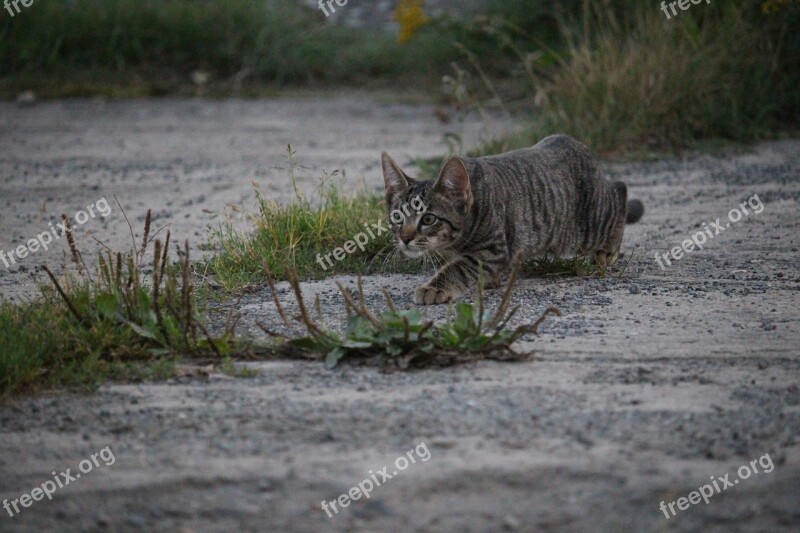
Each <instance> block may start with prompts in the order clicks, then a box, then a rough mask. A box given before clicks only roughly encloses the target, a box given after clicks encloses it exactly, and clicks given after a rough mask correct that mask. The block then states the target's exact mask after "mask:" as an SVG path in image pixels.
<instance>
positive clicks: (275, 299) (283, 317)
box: [262, 260, 291, 329]
mask: <svg viewBox="0 0 800 533" xmlns="http://www.w3.org/2000/svg"><path fill="white" fill-rule="evenodd" d="M264 272H266V273H267V283H268V284H269V290H270V291H271V292H272V301H273V302H275V308H276V309H277V310H278V316H280V317H281V320H283V324H284V325H285V326H289V325H291V324H290V323H289V319H287V318H286V313H285V312H284V311H283V306H282V305H281V301H280V300H279V299H278V291H277V290H275V282H274V281H273V280H272V272H270V269H269V264H268V263H267V261H266V260H265V261H264ZM262 329H263V328H262Z"/></svg>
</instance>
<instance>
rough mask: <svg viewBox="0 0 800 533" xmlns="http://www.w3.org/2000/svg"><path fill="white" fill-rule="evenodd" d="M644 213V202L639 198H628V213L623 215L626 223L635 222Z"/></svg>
mask: <svg viewBox="0 0 800 533" xmlns="http://www.w3.org/2000/svg"><path fill="white" fill-rule="evenodd" d="M642 215H644V204H643V203H642V202H641V200H628V215H627V216H626V217H625V223H626V224H635V223H637V222H639V221H640V220H641V219H642Z"/></svg>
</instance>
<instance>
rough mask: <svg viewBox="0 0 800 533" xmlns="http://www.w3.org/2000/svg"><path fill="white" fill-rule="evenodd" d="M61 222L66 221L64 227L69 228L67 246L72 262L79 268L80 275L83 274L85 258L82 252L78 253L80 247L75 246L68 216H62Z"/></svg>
mask: <svg viewBox="0 0 800 533" xmlns="http://www.w3.org/2000/svg"><path fill="white" fill-rule="evenodd" d="M61 220H63V221H64V226H65V227H66V228H67V230H66V232H65V233H66V234H67V244H68V245H69V251H70V253H72V262H73V263H75V265H76V266H77V267H78V274H83V271H84V268H83V257H81V253H80V251H78V247H77V246H76V245H75V237H74V236H73V235H72V226H70V224H69V219H68V218H67V215H65V214H63V213H62V215H61Z"/></svg>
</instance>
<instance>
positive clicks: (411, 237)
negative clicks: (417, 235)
mask: <svg viewBox="0 0 800 533" xmlns="http://www.w3.org/2000/svg"><path fill="white" fill-rule="evenodd" d="M400 240H401V241H403V244H406V245H407V244H408V243H410V242H411V241H413V240H414V236H413V235H412V236H410V237H404V236H403V235H400Z"/></svg>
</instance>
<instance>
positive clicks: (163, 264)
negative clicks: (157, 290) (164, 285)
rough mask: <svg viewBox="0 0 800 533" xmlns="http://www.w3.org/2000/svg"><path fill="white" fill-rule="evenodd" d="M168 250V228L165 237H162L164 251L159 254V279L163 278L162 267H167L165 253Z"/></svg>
mask: <svg viewBox="0 0 800 533" xmlns="http://www.w3.org/2000/svg"><path fill="white" fill-rule="evenodd" d="M168 252H169V230H167V237H166V239H164V253H163V255H162V256H161V273H160V274H159V275H158V278H159V279H164V269H166V268H167V253H168Z"/></svg>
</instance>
